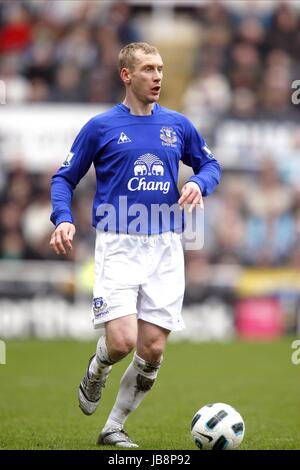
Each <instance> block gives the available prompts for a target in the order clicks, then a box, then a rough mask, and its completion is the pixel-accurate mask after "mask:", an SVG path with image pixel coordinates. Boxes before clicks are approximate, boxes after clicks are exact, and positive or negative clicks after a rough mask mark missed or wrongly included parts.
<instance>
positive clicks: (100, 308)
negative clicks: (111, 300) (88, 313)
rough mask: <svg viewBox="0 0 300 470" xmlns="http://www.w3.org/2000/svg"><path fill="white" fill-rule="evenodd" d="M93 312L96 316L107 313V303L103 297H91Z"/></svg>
mask: <svg viewBox="0 0 300 470" xmlns="http://www.w3.org/2000/svg"><path fill="white" fill-rule="evenodd" d="M93 312H94V315H95V317H96V318H97V317H100V316H101V315H105V314H106V313H108V310H107V303H106V302H105V300H104V299H103V297H95V298H94V299H93Z"/></svg>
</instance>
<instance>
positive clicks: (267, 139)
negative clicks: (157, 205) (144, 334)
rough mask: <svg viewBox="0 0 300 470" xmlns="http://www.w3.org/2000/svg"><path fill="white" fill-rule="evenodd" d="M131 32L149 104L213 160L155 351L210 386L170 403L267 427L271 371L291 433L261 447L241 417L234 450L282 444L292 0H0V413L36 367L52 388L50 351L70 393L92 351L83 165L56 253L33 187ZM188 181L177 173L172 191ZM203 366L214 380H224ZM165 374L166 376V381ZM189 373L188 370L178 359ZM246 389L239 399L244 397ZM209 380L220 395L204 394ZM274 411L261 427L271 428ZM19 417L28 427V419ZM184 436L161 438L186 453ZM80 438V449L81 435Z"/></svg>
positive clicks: (288, 338) (296, 21)
mask: <svg viewBox="0 0 300 470" xmlns="http://www.w3.org/2000/svg"><path fill="white" fill-rule="evenodd" d="M132 41H147V42H149V43H153V44H155V45H156V46H157V47H158V48H159V50H160V51H161V54H162V57H163V59H164V63H165V75H164V85H163V91H162V97H161V104H162V105H165V106H168V107H171V108H173V109H176V110H178V111H180V112H183V113H184V114H186V115H187V116H188V117H189V118H190V119H191V120H192V121H193V122H194V123H195V125H196V126H198V127H199V129H200V130H201V132H202V134H203V135H204V137H205V139H206V141H207V142H208V144H209V146H210V147H211V149H212V150H213V151H214V153H215V155H216V157H217V158H218V159H219V161H220V163H221V165H222V168H223V180H222V184H221V185H220V187H219V188H218V189H217V191H216V193H215V194H214V195H213V196H212V197H210V198H209V199H208V200H206V201H205V243H204V249H203V250H201V251H199V252H195V251H191V252H186V253H185V258H186V294H185V300H184V309H183V310H184V312H183V314H184V318H185V321H186V324H187V328H186V330H185V331H183V332H180V333H177V334H174V335H172V340H173V341H174V343H171V344H170V349H169V351H170V353H169V354H170V357H173V356H172V355H174V357H175V356H176V354H177V356H176V357H177V360H178V361H180V360H183V359H182V357H183V356H182V355H184V354H186V355H188V354H189V352H190V354H191V355H193V356H194V355H195V354H199V357H200V360H202V358H203V357H205V358H207V357H208V356H209V358H210V359H209V360H208V362H207V363H206V367H205V373H204V376H205V377H207V376H208V377H209V383H207V381H206V380H205V382H206V385H205V386H203V383H202V380H200V378H199V387H202V390H203V395H202V396H199V393H198V394H197V396H196V394H195V392H194V394H193V393H192V394H191V397H190V399H191V403H193V406H194V408H193V407H192V409H191V410H189V409H188V408H187V407H186V404H184V403H182V407H181V413H182V420H188V416H189V414H191V413H193V412H194V411H196V409H197V403H198V404H199V406H198V408H199V407H200V406H201V405H202V404H204V403H205V402H207V401H208V402H209V401H212V400H214V401H226V400H227V401H228V402H229V403H233V404H236V405H237V407H241V412H242V414H243V412H245V413H246V416H247V413H248V416H250V417H252V418H253V420H254V421H255V419H257V418H258V416H257V414H258V410H260V412H263V413H264V414H265V416H264V419H265V420H266V422H268V423H269V422H270V416H271V415H272V416H273V418H272V419H275V418H274V409H273V408H272V407H271V405H270V409H269V408H268V406H267V403H268V398H267V397H269V396H270V394H272V392H271V389H269V388H268V387H267V384H266V383H265V382H264V380H266V381H268V380H270V384H271V383H272V387H274V389H276V390H277V392H276V393H275V395H274V398H273V400H274V399H275V403H276V406H277V405H278V403H279V402H280V401H281V400H282V399H283V396H285V391H286V390H285V388H284V387H283V386H282V384H281V383H280V377H284V381H285V385H286V387H287V388H288V392H289V393H287V395H286V396H285V400H286V402H285V405H286V406H285V407H283V408H282V409H283V410H285V412H287V409H289V410H290V411H289V413H290V417H289V419H290V420H288V421H287V424H286V425H287V426H288V427H289V429H293V432H295V433H296V434H297V433H298V434H297V436H298V440H297V439H296V440H291V441H288V440H287V441H286V442H282V441H279V440H278V439H279V437H278V438H277V440H278V442H279V444H277V447H276V445H275V444H274V441H271V440H270V441H266V443H264V444H262V443H261V442H260V441H259V440H258V439H257V441H255V433H254V430H255V426H256V425H257V420H256V424H255V426H254V424H253V429H252V431H253V433H252V435H251V418H249V419H250V443H249V444H248V447H249V448H251V446H252V448H274V446H275V448H297V446H298V448H299V431H296V429H299V424H300V423H299V418H297V420H298V421H297V422H296V420H295V416H293V413H292V412H291V410H292V409H293V408H294V407H295V406H298V407H299V399H296V383H298V382H297V381H298V379H297V375H296V374H297V372H298V371H297V367H296V366H295V365H293V364H292V363H291V356H292V353H293V349H292V348H291V345H292V341H293V339H295V338H296V336H297V335H298V336H299V332H300V303H299V300H300V296H299V294H300V272H299V267H300V104H299V103H297V99H296V92H297V90H295V89H294V88H293V83H295V81H296V80H297V79H298V78H299V71H300V53H299V50H300V2H277V1H226V2H224V1H219V2H217V1H188V0H187V1H173V2H172V1H169V2H159V1H152V2H151V1H135V0H132V1H127V2H126V1H107V2H104V1H89V0H76V1H72V0H69V1H48V0H44V1H42V0H41V1H34V0H32V1H29V0H28V1H23V2H22V1H14V0H12V1H9V2H8V1H0V103H1V104H0V339H1V340H4V341H5V343H6V359H7V361H6V362H7V364H6V366H4V365H3V366H0V373H1V375H2V376H3V377H4V378H5V374H7V377H8V378H9V380H10V383H8V384H5V385H3V382H2V390H3V393H4V396H6V397H7V402H9V400H10V405H8V408H7V410H6V418H7V420H8V421H7V422H10V423H11V421H10V418H11V417H12V416H14V415H16V411H15V409H14V406H13V404H12V397H13V393H12V388H14V389H16V388H18V387H19V390H20V392H19V393H21V390H22V386H23V387H25V389H26V387H28V388H27V389H26V391H27V392H26V393H28V392H29V390H30V393H32V394H33V395H32V396H34V394H35V393H36V394H37V395H38V394H39V393H40V391H41V389H40V387H45V390H46V384H47V383H48V382H47V379H46V376H47V377H49V376H51V371H52V379H53V381H55V380H56V376H55V372H58V371H59V373H61V374H63V373H64V372H65V369H63V364H64V367H65V368H66V367H67V365H66V362H65V363H63V362H62V363H60V360H61V359H62V357H64V358H65V359H66V357H65V356H64V355H65V354H66V355H67V357H68V355H69V354H70V353H72V354H73V355H74V357H76V358H77V359H78V364H81V366H80V367H79V365H77V367H76V365H74V371H73V372H72V374H73V376H72V379H71V378H70V383H69V387H70V388H71V387H73V388H74V387H76V386H77V381H78V379H79V378H80V374H81V372H82V370H83V368H84V364H85V360H86V355H87V354H89V353H87V351H90V352H91V351H92V350H93V346H92V343H89V342H84V341H81V342H80V343H79V342H77V341H78V340H92V339H94V338H95V337H96V335H95V333H94V331H93V330H92V327H91V323H90V313H89V312H90V301H91V292H92V283H93V248H94V246H93V245H94V231H93V229H92V228H91V226H90V225H91V203H92V197H93V193H94V178H93V176H94V175H93V171H90V172H89V173H88V175H87V176H86V177H85V179H84V180H83V181H82V182H81V183H80V185H79V187H78V188H77V190H76V192H75V197H74V215H75V220H76V228H77V235H76V242H75V250H74V252H73V254H72V255H69V256H68V257H67V258H66V259H58V257H57V256H56V255H55V254H54V253H52V252H51V250H50V247H49V238H50V234H51V231H52V230H53V227H52V226H51V224H50V222H49V214H50V211H51V208H50V201H49V180H50V177H51V175H52V174H53V173H54V172H55V170H56V169H57V168H58V167H59V166H60V165H61V163H62V161H63V160H64V158H65V156H66V155H67V153H68V151H69V148H70V145H71V143H72V141H73V139H74V137H75V135H76V134H77V132H78V131H79V129H80V128H81V127H82V125H83V123H85V122H86V121H87V120H88V119H89V118H90V117H91V116H93V115H94V114H96V113H99V112H101V111H103V110H105V109H107V108H108V107H109V106H111V105H112V104H114V103H115V102H118V101H121V100H122V98H123V89H122V85H121V83H120V81H119V79H118V74H117V71H116V66H115V64H116V57H117V53H118V51H119V49H120V47H122V46H123V45H125V44H127V43H129V42H132ZM293 96H294V99H293ZM187 175H188V169H186V168H181V175H180V186H181V185H182V184H183V182H184V181H185V179H186V176H187ZM17 338H22V339H23V341H22V342H19V341H18V340H17ZM24 338H26V339H27V340H26V341H24ZM37 339H38V340H41V339H42V340H44V341H43V342H40V341H37ZM49 340H54V341H53V343H51V342H49ZM57 340H60V341H59V342H57ZM66 340H68V341H66ZM74 340H75V341H74ZM249 340H251V341H249ZM252 340H260V341H259V342H255V343H253V342H252ZM208 341H213V342H212V343H206V342H208ZM215 341H218V342H219V341H220V343H218V346H215V344H216V343H215ZM203 342H205V343H203ZM198 343H200V345H198V346H197V344H198ZM197 348H198V349H197ZM228 348H229V349H228ZM54 349H55V351H56V352H55V357H56V359H55V361H56V362H55V367H54V365H53V364H52V361H51V357H52V354H53V350H54ZM59 351H61V356H59ZM84 351H85V352H84ZM178 351H181V352H182V355H180V354H179V353H178ZM20 354H21V355H24V358H27V359H26V360H27V361H29V363H31V364H35V366H36V367H35V368H34V367H33V369H30V368H29V369H26V368H25V372H24V371H23V376H22V377H23V382H24V383H25V385H24V383H23V382H22V383H23V385H22V384H21V385H20V383H19V382H18V381H17V379H16V375H17V372H16V371H19V372H20V371H21V370H22V367H21V364H20V363H19V361H20ZM37 356H39V357H41V358H43V360H44V361H45V362H44V364H39V363H38V362H37ZM167 357H168V356H167ZM220 357H222V358H223V361H224V362H223V361H220ZM254 358H255V363H252V361H254ZM2 359H3V358H2ZM0 362H1V361H0ZM2 362H4V361H3V360H2ZM10 364H12V365H11V366H10ZM224 364H226V366H227V367H225V366H224ZM234 364H235V365H236V366H234ZM10 367H11V368H10ZM118 367H119V366H118ZM123 367H124V366H122V368H123ZM166 367H167V366H166ZM272 367H273V368H274V369H272ZM52 368H53V370H52ZM60 368H61V369H60ZM122 368H121V369H122ZM259 368H260V369H259ZM121 369H118V370H121ZM166 370H167V369H166ZM187 370H189V369H187ZM223 370H225V371H227V372H228V374H229V376H230V377H232V378H234V380H235V385H234V386H233V385H232V388H229V387H228V388H226V375H224V374H222V371H223ZM247 370H249V373H250V372H251V371H252V374H253V377H255V380H254V382H255V387H256V388H255V387H254V388H255V391H253V389H251V384H250V382H251V381H249V380H248V376H247V373H246V371H247ZM63 371H64V372H63ZM212 371H215V372H216V374H217V375H218V374H219V375H220V376H221V377H222V380H224V381H225V382H224V383H225V385H223V388H222V387H220V385H219V384H218V382H217V379H216V376H215V375H216V374H213V373H212ZM217 371H218V372H217ZM267 371H268V372H267ZM171 372H172V371H171V370H170V376H167V372H165V373H166V377H168V381H169V382H168V383H170V382H172V374H171ZM202 373H203V371H202ZM268 373H269V374H270V375H268ZM21 374H22V373H21ZM49 374H50V375H49ZM190 374H191V376H193V375H197V373H196V374H195V370H193V369H192V368H191V369H190ZM271 376H272V378H271ZM37 377H38V378H37ZM43 377H44V379H45V380H46V382H43ZM114 380H116V382H115V383H116V384H117V381H118V377H117V376H116V379H114ZM173 380H174V379H173ZM193 380H194V383H197V379H196V378H195V377H194V378H193ZM272 380H273V382H272ZM195 381H196V382H195ZM41 383H42V385H41ZM263 383H265V389H264V386H262V384H263ZM26 384H27V385H26ZM30 384H31V385H30ZM32 384H33V385H32ZM34 384H35V385H34ZM74 384H75V385H74ZM209 384H210V385H209ZM173 385H174V384H173ZM252 385H253V383H252ZM115 386H117V385H115ZM245 386H246V387H248V388H249V397H247V395H246V394H245V396H243V391H242V390H243V387H245ZM253 386H254V385H253ZM261 386H262V393H260V392H259V390H260V387H261ZM187 387H188V385H187ZM191 387H192V385H191ZM234 387H236V388H234ZM167 388H168V387H167ZM215 389H216V390H218V391H221V390H222V394H220V395H218V394H217V393H214V392H213V393H212V395H213V396H211V390H215ZM238 390H239V392H238ZM251 390H252V392H251ZM272 390H273V388H272ZM5 393H6V395H5ZM15 393H16V392H15ZM26 393H25V396H26ZM159 393H162V395H161V396H163V392H162V391H161V392H159V391H158V392H157V397H160V395H159ZM179 393H180V392H179ZM239 393H240V394H239ZM276 395H277V396H276ZM66 396H67V395H66ZM262 396H263V397H265V398H262V400H263V403H264V405H266V406H267V408H264V410H263V411H262V409H261V408H260V404H259V400H260V399H261V397H262ZM51 397H52V395H51ZM223 397H224V398H223ZM16 400H18V395H16ZM166 400H168V398H166ZM249 401H251V402H252V403H253V406H254V405H255V407H256V408H255V411H253V410H252V411H251V406H250V405H249V406H248V403H249ZM2 403H3V400H2ZM28 403H29V402H28V401H26V400H24V403H23V405H22V406H23V411H21V415H22V413H23V414H24V416H26V413H28V410H27V407H28ZM275 403H274V407H275ZM108 405H109V403H107V405H106V406H108ZM40 406H41V414H42V413H44V411H42V403H41V404H40ZM49 406H50V405H49ZM195 407H196V408H195ZM72 413H73V412H72V411H70V412H69V415H68V418H69V419H70V422H72V420H74V421H73V423H74V426H75V425H76V424H75V423H76V418H75V417H74V416H73V414H72ZM142 413H143V412H142ZM145 413H147V408H146V411H145ZM251 413H252V415H251ZM148 414H149V416H148V419H150V412H148ZM0 415H2V417H3V416H4V415H3V409H2V412H0ZM15 419H17V416H15ZM134 419H135V418H134ZM136 419H138V418H136ZM268 420H269V421H268ZM278 420H279V421H278V422H277V423H276V424H274V426H278V424H279V422H280V423H281V424H280V426H281V427H282V422H281V421H282V420H281V418H280V419H279V418H278ZM179 421H180V420H179ZM3 422H4V421H3ZM34 423H35V424H34ZM37 423H38V424H37ZM166 423H167V421H166ZM297 423H298V424H297ZM27 425H28V423H27ZM35 425H36V426H42V424H41V422H40V421H39V420H38V418H37V417H36V421H35V418H34V417H32V424H31V426H32V429H34V428H35ZM10 426H12V427H11V428H9V429H10V431H9V433H8V435H9V436H10V437H8V438H7V441H5V442H6V443H4V444H2V445H3V448H9V447H12V448H13V447H16V448H20V447H22V446H23V447H24V446H25V448H26V446H27V448H30V447H31V446H32V447H33V448H34V447H36V446H38V444H36V442H35V441H34V440H35V437H33V438H32V439H31V440H30V437H29V435H28V434H27V435H26V438H25V440H23V441H22V444H21V441H20V440H19V441H18V439H17V440H14V438H13V437H12V436H13V429H14V428H13V425H11V424H10ZM297 426H298V427H297ZM266 428H267V425H266ZM35 429H36V428H35ZM42 429H44V428H42ZM262 430H264V431H266V429H263V427H262ZM180 432H181V431H180ZM29 434H30V433H29ZM265 434H266V432H265ZM32 435H33V436H35V435H34V431H33V434H32ZM47 436H48V435H47ZM251 436H252V437H251ZM294 437H295V436H294ZM23 438H24V436H23ZM26 439H27V440H26ZM38 439H39V438H38ZM251 439H252V441H251ZM32 440H33V441H34V442H35V443H32V442H33V441H32ZM275 440H276V439H275ZM155 442H156V444H155ZM167 442H168V441H167V439H166V441H164V440H161V437H160V438H159V439H157V441H153V442H152V441H151V443H150V444H148V446H150V447H148V448H168V447H159V445H163V446H167V445H168V444H167ZM184 442H185V443H184V444H183V443H182V442H181V441H178V443H176V444H174V445H175V447H174V448H188V447H187V446H188V445H189V444H187V443H188V442H189V441H188V440H186V441H184ZM39 445H41V446H43V445H45V444H43V443H42V444H39ZM73 445H74V444H72V443H71V440H70V441H68V442H64V443H63V444H61V442H60V441H55V439H54V438H53V436H51V437H49V438H48V441H47V446H48V447H49V448H60V447H63V448H64V447H65V448H72V446H73ZM80 445H82V448H87V447H88V443H87V442H86V441H82V442H81V444H80ZM155 445H156V447H151V446H155ZM176 445H177V447H176ZM184 445H185V446H186V447H180V446H184ZM47 446H46V447H47ZM157 446H158V447H157ZM272 446H273V447H272ZM278 446H279V447H278ZM0 448H1V445H0Z"/></svg>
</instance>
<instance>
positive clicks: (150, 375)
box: [104, 353, 162, 430]
mask: <svg viewBox="0 0 300 470" xmlns="http://www.w3.org/2000/svg"><path fill="white" fill-rule="evenodd" d="M161 362H162V360H161V361H160V362H159V363H156V364H151V363H149V362H147V361H145V360H144V359H142V358H141V357H139V356H138V355H137V354H136V353H135V354H134V357H133V360H132V362H131V364H130V365H129V367H128V368H127V370H126V371H125V374H124V375H123V377H122V379H121V383H120V389H119V393H118V396H117V399H116V402H115V404H114V406H113V409H112V410H111V413H110V415H109V417H108V420H107V422H106V424H105V426H104V430H105V429H108V428H112V429H122V428H123V426H124V423H125V421H126V419H127V418H128V416H129V414H130V413H131V412H132V411H134V410H135V409H136V408H137V407H138V406H139V404H140V403H141V401H142V400H143V399H144V398H145V396H146V395H147V393H148V392H149V391H150V389H151V387H152V385H153V384H154V382H155V379H156V377H157V374H158V370H159V368H160V365H161Z"/></svg>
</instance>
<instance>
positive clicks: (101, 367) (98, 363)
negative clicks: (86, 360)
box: [89, 336, 114, 378]
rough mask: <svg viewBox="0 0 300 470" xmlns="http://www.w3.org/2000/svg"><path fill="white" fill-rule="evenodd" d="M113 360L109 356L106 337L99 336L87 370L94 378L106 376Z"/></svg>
mask: <svg viewBox="0 0 300 470" xmlns="http://www.w3.org/2000/svg"><path fill="white" fill-rule="evenodd" d="M112 364H114V362H113V361H112V360H111V358H110V357H109V354H108V351H107V346H106V338H105V336H101V337H100V338H99V340H98V343H97V348H96V356H95V357H94V358H93V360H92V362H91V363H90V367H89V372H90V374H92V375H93V376H94V377H96V378H100V377H101V378H102V377H103V378H106V377H107V375H108V374H109V372H110V371H111V366H112Z"/></svg>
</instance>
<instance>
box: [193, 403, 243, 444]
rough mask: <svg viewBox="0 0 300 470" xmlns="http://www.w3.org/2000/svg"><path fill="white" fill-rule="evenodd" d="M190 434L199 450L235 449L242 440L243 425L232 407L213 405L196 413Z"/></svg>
mask: <svg viewBox="0 0 300 470" xmlns="http://www.w3.org/2000/svg"><path fill="white" fill-rule="evenodd" d="M191 433H192V437H193V439H194V441H195V443H196V445H197V447H199V449H205V450H209V449H211V450H224V449H226V450H227V449H236V448H237V447H238V446H239V445H240V443H241V442H242V440H243V438H244V434H245V424H244V421H243V418H242V417H241V415H240V414H239V413H238V412H237V411H236V410H235V409H234V408H232V406H230V405H226V404H225V403H214V404H212V405H205V406H203V407H202V408H200V410H198V411H197V413H196V414H195V415H194V417H193V419H192V424H191Z"/></svg>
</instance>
